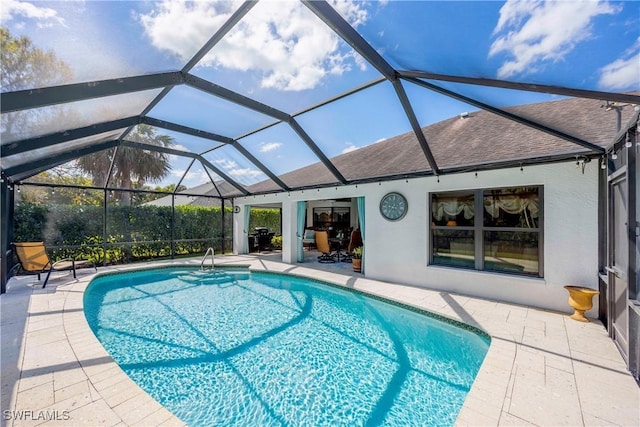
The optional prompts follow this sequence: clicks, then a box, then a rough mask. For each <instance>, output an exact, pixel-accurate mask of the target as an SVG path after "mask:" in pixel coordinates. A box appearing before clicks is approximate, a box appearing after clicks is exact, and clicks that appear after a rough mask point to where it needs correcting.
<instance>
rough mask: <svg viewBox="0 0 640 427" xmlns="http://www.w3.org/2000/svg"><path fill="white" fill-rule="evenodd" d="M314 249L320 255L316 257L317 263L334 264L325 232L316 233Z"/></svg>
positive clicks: (334, 260)
mask: <svg viewBox="0 0 640 427" xmlns="http://www.w3.org/2000/svg"><path fill="white" fill-rule="evenodd" d="M316 247H317V248H318V251H320V252H322V255H320V256H319V257H318V262H323V263H324V262H336V259H335V257H334V255H333V254H332V253H331V246H329V235H328V234H327V232H326V231H316Z"/></svg>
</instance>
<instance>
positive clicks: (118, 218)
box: [13, 203, 279, 264]
mask: <svg viewBox="0 0 640 427" xmlns="http://www.w3.org/2000/svg"><path fill="white" fill-rule="evenodd" d="M104 213H105V211H104V207H102V206H95V205H49V206H46V205H35V204H28V203H19V204H17V205H16V207H15V210H14V219H15V223H14V238H13V239H14V241H16V242H27V241H44V242H45V244H46V245H47V247H48V249H49V255H50V256H51V258H52V260H54V261H56V260H58V259H61V258H67V257H74V258H84V259H90V260H92V261H94V262H96V263H98V264H120V263H127V262H133V261H140V260H145V259H153V258H164V257H170V256H171V255H172V253H173V255H180V256H183V255H184V256H186V255H194V254H202V253H204V252H205V251H206V249H207V248H208V247H213V248H214V249H215V251H216V253H222V243H221V240H222V236H223V231H222V215H221V208H220V207H200V206H176V207H175V215H173V217H172V214H171V207H167V206H150V205H142V206H109V207H108V209H107V218H106V245H105V242H104V227H105V226H104V223H105V218H104V216H105V215H104ZM278 218H279V216H278ZM232 226H233V213H232V211H231V208H225V224H224V227H225V230H224V236H225V241H226V242H230V238H231V236H232ZM172 238H173V239H174V242H173V245H172V244H171V240H172ZM227 244H228V243H227ZM226 249H230V248H229V247H227V248H226Z"/></svg>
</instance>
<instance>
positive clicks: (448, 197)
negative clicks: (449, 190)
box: [431, 193, 475, 227]
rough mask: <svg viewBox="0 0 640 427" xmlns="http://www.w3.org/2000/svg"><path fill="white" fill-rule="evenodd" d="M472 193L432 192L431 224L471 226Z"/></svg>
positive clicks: (472, 215) (472, 210)
mask: <svg viewBox="0 0 640 427" xmlns="http://www.w3.org/2000/svg"><path fill="white" fill-rule="evenodd" d="M474 217H475V213H474V206H473V193H464V194H463V193H457V194H434V195H433V198H432V201H431V221H432V223H433V225H447V226H450V227H455V226H468V227H473V220H474Z"/></svg>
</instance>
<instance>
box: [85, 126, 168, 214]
mask: <svg viewBox="0 0 640 427" xmlns="http://www.w3.org/2000/svg"><path fill="white" fill-rule="evenodd" d="M127 139H129V140H131V141H134V142H141V143H144V144H148V145H155V146H159V147H170V146H172V145H173V144H174V139H173V137H171V136H169V135H157V134H156V131H155V129H154V128H153V127H151V126H149V125H145V124H141V125H138V126H137V127H136V130H135V131H133V132H132V133H130V134H129V136H128V137H127ZM114 153H117V154H115V159H114V158H113V156H114ZM112 161H113V171H112V174H111V179H110V180H109V184H110V185H112V186H114V187H118V188H133V187H134V183H135V186H136V187H138V188H142V186H143V185H144V184H145V182H149V181H151V182H157V181H159V180H160V179H162V178H164V177H165V176H166V175H167V174H168V173H169V171H170V170H171V165H170V164H169V155H168V154H166V153H160V152H157V151H151V150H141V149H139V148H131V147H123V146H120V147H118V150H117V151H115V150H104V151H100V152H97V153H93V154H89V155H87V156H83V157H81V158H79V159H78V160H77V166H78V168H80V169H81V170H83V171H84V172H87V173H88V174H90V175H91V177H92V181H93V185H96V186H100V187H101V186H104V185H105V183H106V182H107V178H108V176H107V175H108V173H109V168H110V167H111V163H112ZM120 203H121V204H123V205H128V204H130V203H131V194H130V193H129V192H121V194H120Z"/></svg>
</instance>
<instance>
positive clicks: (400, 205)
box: [380, 193, 409, 221]
mask: <svg viewBox="0 0 640 427" xmlns="http://www.w3.org/2000/svg"><path fill="white" fill-rule="evenodd" d="M408 207H409V204H408V203H407V199H405V198H404V196H403V195H402V194H400V193H389V194H387V195H385V196H384V197H383V198H382V199H381V200H380V213H381V214H382V216H383V217H385V219H388V220H389V221H399V220H401V219H402V218H403V217H404V216H405V215H406V214H407V208H408Z"/></svg>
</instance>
